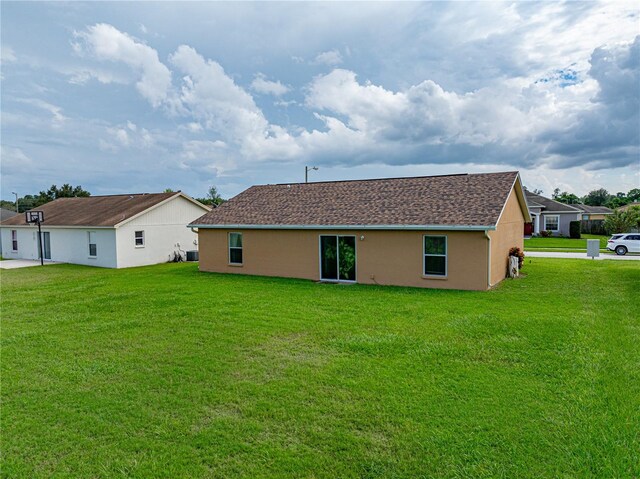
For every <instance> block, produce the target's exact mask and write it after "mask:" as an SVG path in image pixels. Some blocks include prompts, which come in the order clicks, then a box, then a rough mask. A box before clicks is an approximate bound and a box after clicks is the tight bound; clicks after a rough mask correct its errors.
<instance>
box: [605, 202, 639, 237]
mask: <svg viewBox="0 0 640 479" xmlns="http://www.w3.org/2000/svg"><path fill="white" fill-rule="evenodd" d="M639 225H640V209H635V208H629V209H628V210H627V211H619V210H618V211H615V212H614V213H613V214H612V215H608V216H607V217H606V218H605V220H604V229H605V230H606V231H607V234H614V233H626V232H628V231H630V230H631V228H637V227H638V226H639Z"/></svg>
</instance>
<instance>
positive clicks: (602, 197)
mask: <svg viewBox="0 0 640 479" xmlns="http://www.w3.org/2000/svg"><path fill="white" fill-rule="evenodd" d="M609 198H610V195H609V192H608V191H607V190H605V189H604V188H600V189H599V190H593V191H590V192H589V193H587V195H586V196H585V197H584V198H583V199H582V201H583V203H584V204H585V205H589V206H603V205H605V204H606V203H607V202H608V201H609Z"/></svg>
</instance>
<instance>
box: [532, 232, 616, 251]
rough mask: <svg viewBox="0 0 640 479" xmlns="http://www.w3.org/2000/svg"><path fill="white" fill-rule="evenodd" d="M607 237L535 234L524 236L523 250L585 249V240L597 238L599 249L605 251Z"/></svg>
mask: <svg viewBox="0 0 640 479" xmlns="http://www.w3.org/2000/svg"><path fill="white" fill-rule="evenodd" d="M609 238H610V236H601V235H586V234H583V235H581V238H580V239H573V238H561V237H554V236H551V237H549V238H543V237H542V236H536V237H533V238H525V240H524V249H525V251H560V250H564V251H576V252H578V251H587V240H588V239H597V240H600V249H601V250H602V251H606V248H607V240H608V239H609Z"/></svg>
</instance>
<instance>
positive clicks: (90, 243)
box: [87, 231, 98, 258]
mask: <svg viewBox="0 0 640 479" xmlns="http://www.w3.org/2000/svg"><path fill="white" fill-rule="evenodd" d="M92 234H93V239H94V241H95V243H92V242H91V235H92ZM95 235H96V232H95V231H87V248H88V253H89V258H97V257H98V240H97V239H96V236H95ZM91 245H94V246H95V247H96V254H93V255H92V254H91Z"/></svg>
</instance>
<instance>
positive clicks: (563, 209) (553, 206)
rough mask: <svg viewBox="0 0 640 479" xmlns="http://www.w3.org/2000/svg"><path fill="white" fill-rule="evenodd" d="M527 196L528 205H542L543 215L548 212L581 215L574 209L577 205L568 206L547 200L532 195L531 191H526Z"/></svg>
mask: <svg viewBox="0 0 640 479" xmlns="http://www.w3.org/2000/svg"><path fill="white" fill-rule="evenodd" d="M524 193H525V195H527V203H529V205H532V204H533V203H537V204H538V205H541V206H542V207H543V208H544V210H543V213H546V212H554V213H579V212H580V210H579V209H577V208H574V206H575V205H571V206H570V205H567V204H564V203H560V202H559V201H556V200H552V199H550V198H545V197H544V196H540V195H537V194H535V193H532V192H531V191H525V192H524Z"/></svg>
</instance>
